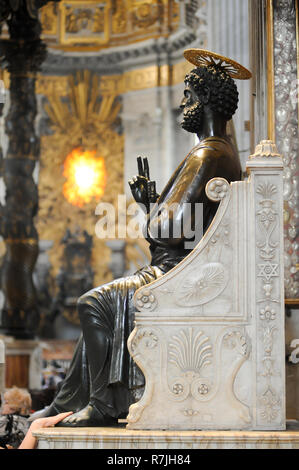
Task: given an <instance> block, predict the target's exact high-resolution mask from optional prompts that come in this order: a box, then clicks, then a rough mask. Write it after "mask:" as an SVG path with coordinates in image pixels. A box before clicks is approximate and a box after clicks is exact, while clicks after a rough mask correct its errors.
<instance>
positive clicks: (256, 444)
mask: <svg viewBox="0 0 299 470" xmlns="http://www.w3.org/2000/svg"><path fill="white" fill-rule="evenodd" d="M33 434H34V436H36V437H37V438H38V449H299V421H294V422H288V423H287V430H286V431H139V430H138V431H137V430H129V429H124V428H72V429H71V428H61V427H58V428H47V429H45V428H43V429H40V430H38V431H36V432H34V433H33Z"/></svg>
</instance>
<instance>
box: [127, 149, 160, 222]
mask: <svg viewBox="0 0 299 470" xmlns="http://www.w3.org/2000/svg"><path fill="white" fill-rule="evenodd" d="M137 165H138V175H137V176H134V177H133V178H132V179H131V180H130V181H129V185H130V188H131V192H132V195H133V197H134V199H135V201H136V202H137V203H138V204H143V206H144V207H145V208H146V212H147V213H148V212H149V210H150V204H151V203H155V202H156V201H157V199H158V197H159V195H158V194H157V192H156V182H155V181H150V175H149V166H148V161H147V158H143V161H142V158H141V157H138V158H137Z"/></svg>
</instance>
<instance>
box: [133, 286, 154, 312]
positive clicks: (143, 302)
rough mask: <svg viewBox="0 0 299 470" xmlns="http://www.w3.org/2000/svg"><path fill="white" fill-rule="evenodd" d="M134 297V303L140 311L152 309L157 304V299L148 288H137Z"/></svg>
mask: <svg viewBox="0 0 299 470" xmlns="http://www.w3.org/2000/svg"><path fill="white" fill-rule="evenodd" d="M134 299H135V305H136V307H137V309H138V310H139V311H140V312H142V311H152V310H154V309H155V308H156V306H157V299H156V297H155V296H154V294H153V292H152V291H151V289H148V288H144V289H143V288H142V289H139V290H138V292H137V293H136V295H135V298H134Z"/></svg>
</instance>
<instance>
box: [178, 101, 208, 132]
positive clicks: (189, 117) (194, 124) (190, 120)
mask: <svg viewBox="0 0 299 470" xmlns="http://www.w3.org/2000/svg"><path fill="white" fill-rule="evenodd" d="M202 121H203V105H202V104H200V103H195V104H194V105H192V106H190V107H189V108H187V109H185V110H184V116H183V119H182V122H181V126H182V128H183V129H185V131H188V132H194V133H197V132H198V131H199V129H200V127H201V125H202Z"/></svg>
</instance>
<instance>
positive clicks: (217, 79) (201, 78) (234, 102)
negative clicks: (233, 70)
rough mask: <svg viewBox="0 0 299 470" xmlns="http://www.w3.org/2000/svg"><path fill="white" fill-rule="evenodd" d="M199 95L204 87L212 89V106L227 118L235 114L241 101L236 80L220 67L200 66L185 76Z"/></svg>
mask: <svg viewBox="0 0 299 470" xmlns="http://www.w3.org/2000/svg"><path fill="white" fill-rule="evenodd" d="M185 82H189V83H190V84H191V85H192V87H193V88H194V90H195V92H196V93H197V95H198V96H199V98H200V96H201V94H202V88H203V87H208V88H209V90H210V102H209V104H210V106H211V108H212V109H213V110H214V111H217V112H218V113H220V114H221V115H222V116H223V117H224V118H225V119H227V120H230V119H231V118H232V116H233V115H234V113H235V111H236V109H237V107H238V101H239V93H238V90H237V87H236V84H235V82H234V80H233V79H232V78H231V77H230V76H229V75H228V73H226V72H225V70H223V69H221V68H220V67H215V66H200V67H197V68H195V69H193V70H191V72H189V73H188V74H187V75H186V77H185Z"/></svg>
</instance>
